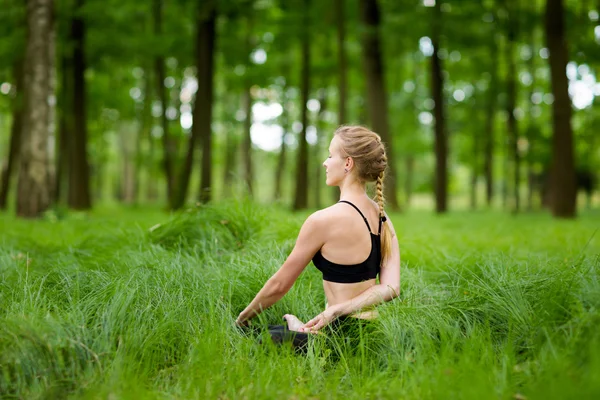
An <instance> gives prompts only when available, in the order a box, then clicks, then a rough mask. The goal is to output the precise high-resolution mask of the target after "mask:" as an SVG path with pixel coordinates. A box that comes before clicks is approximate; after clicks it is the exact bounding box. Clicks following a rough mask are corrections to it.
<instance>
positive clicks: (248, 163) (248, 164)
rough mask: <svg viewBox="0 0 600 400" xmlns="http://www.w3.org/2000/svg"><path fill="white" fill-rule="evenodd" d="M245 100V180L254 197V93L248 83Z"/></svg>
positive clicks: (250, 194) (251, 195)
mask: <svg viewBox="0 0 600 400" xmlns="http://www.w3.org/2000/svg"><path fill="white" fill-rule="evenodd" d="M243 101H244V112H245V113H246V118H245V119H244V140H243V142H242V158H243V160H244V182H245V183H246V190H247V191H248V195H249V196H250V198H252V197H253V195H254V191H253V188H252V181H253V180H254V177H253V171H252V137H251V136H250V128H251V127H252V94H251V93H250V85H248V86H247V87H246V89H245V91H244V96H243Z"/></svg>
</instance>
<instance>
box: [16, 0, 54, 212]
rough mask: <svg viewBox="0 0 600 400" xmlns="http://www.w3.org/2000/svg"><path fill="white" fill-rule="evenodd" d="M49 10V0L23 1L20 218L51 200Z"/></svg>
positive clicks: (51, 25) (41, 210) (50, 32)
mask: <svg viewBox="0 0 600 400" xmlns="http://www.w3.org/2000/svg"><path fill="white" fill-rule="evenodd" d="M53 7H54V3H53V1H52V0H28V1H27V29H28V35H27V45H26V54H25V67H26V71H25V81H24V82H25V87H24V89H25V90H24V94H25V106H24V110H23V131H22V136H21V139H22V140H21V149H20V150H21V154H20V157H19V158H20V168H19V181H18V184H17V215H18V216H22V217H37V216H39V215H40V214H41V213H43V212H44V211H45V210H46V209H47V208H48V206H49V205H50V201H51V197H50V194H51V190H52V188H51V177H50V169H51V168H50V158H49V150H48V138H49V136H50V132H49V118H50V105H49V102H48V98H49V96H50V95H51V93H50V79H51V75H52V73H51V71H50V68H51V66H52V65H53V63H52V61H51V60H50V56H51V52H52V51H51V46H52V44H51V43H50V40H51V38H52V37H53V33H52V31H51V29H52V28H53V24H52V18H53V14H54V13H53Z"/></svg>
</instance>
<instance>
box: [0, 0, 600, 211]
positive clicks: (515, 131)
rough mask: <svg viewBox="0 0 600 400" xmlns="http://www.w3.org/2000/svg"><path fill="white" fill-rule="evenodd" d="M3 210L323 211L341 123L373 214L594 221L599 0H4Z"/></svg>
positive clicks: (0, 54) (597, 202)
mask: <svg viewBox="0 0 600 400" xmlns="http://www.w3.org/2000/svg"><path fill="white" fill-rule="evenodd" d="M1 4H2V5H1V8H2V12H0V166H1V177H0V207H1V208H2V209H4V210H8V211H7V212H9V213H16V214H17V215H19V216H24V217H35V216H39V215H42V214H43V213H44V212H45V211H46V210H48V209H53V208H62V209H67V208H68V209H75V210H88V209H91V208H92V207H94V205H97V204H106V203H114V202H118V203H122V204H141V205H146V204H154V205H157V206H160V207H162V208H169V209H179V208H181V207H182V206H184V205H185V204H189V203H196V202H200V203H204V202H209V201H219V200H223V199H226V198H230V197H240V196H243V197H250V198H253V199H255V200H256V201H258V202H261V203H271V202H278V203H281V204H283V205H285V206H289V207H292V208H293V209H297V210H299V209H305V208H318V207H323V206H326V205H329V204H331V203H332V202H334V201H336V200H337V198H338V197H339V193H338V192H337V191H334V190H333V189H331V188H328V187H327V186H325V174H324V170H323V167H322V165H321V164H322V162H323V161H324V159H325V158H326V157H327V148H328V143H329V140H330V139H331V137H332V134H333V132H334V130H335V129H336V128H337V127H338V126H339V125H340V124H364V125H366V126H367V127H369V128H371V129H372V130H374V131H375V132H377V133H379V134H380V135H381V136H382V138H383V139H384V141H385V142H386V144H387V146H388V152H389V154H388V157H389V166H390V170H389V174H388V180H387V182H386V197H387V199H386V200H387V207H388V208H389V209H392V210H397V211H402V210H408V209H428V210H432V211H435V212H437V213H444V212H447V211H452V210H478V209H502V210H505V211H506V212H507V213H522V212H530V211H538V210H548V212H550V213H552V215H554V216H556V217H567V218H569V217H574V216H576V215H577V211H578V210H583V209H588V208H598V207H599V206H600V195H599V194H598V193H597V191H596V186H597V179H598V175H599V174H598V171H599V170H600V135H599V134H598V129H599V128H600V101H599V100H598V96H600V83H599V82H598V81H597V78H596V76H597V71H598V67H599V66H600V21H599V12H600V1H598V0H530V1H526V2H524V1H519V0H482V1H465V0H445V1H440V0H322V1H317V0H195V1H194V0H147V1H133V0H54V1H53V0H26V1H21V0H2V2H1Z"/></svg>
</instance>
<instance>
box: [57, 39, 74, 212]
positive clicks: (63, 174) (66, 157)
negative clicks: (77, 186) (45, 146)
mask: <svg viewBox="0 0 600 400" xmlns="http://www.w3.org/2000/svg"><path fill="white" fill-rule="evenodd" d="M67 52H68V50H67V49H65V48H63V51H62V53H63V54H62V57H61V61H60V64H61V68H60V69H61V87H60V95H59V102H60V103H59V107H58V109H59V113H58V134H57V135H56V137H57V141H58V143H57V152H56V177H55V182H54V202H55V203H57V204H58V203H63V204H65V203H66V197H65V189H68V187H69V186H68V185H69V181H68V175H67V174H68V171H69V165H70V164H71V162H70V154H69V139H70V138H71V137H72V136H73V114H72V110H73V97H72V96H73V56H72V54H71V52H70V51H69V52H68V53H67Z"/></svg>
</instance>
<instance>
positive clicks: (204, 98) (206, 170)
mask: <svg viewBox="0 0 600 400" xmlns="http://www.w3.org/2000/svg"><path fill="white" fill-rule="evenodd" d="M216 19H217V14H216V10H215V4H214V2H213V1H199V3H198V11H197V15H196V23H197V31H196V54H195V59H196V67H197V69H198V91H197V92H196V99H195V100H194V110H193V111H192V115H193V121H194V122H193V125H192V132H191V135H190V138H189V140H188V147H187V152H186V156H185V160H184V162H183V167H182V172H181V179H180V180H179V182H178V186H179V190H178V191H177V192H176V196H175V197H174V200H173V202H172V203H171V208H173V209H179V208H181V207H182V206H183V204H184V203H185V199H186V197H187V191H188V187H189V183H190V175H191V172H192V164H193V161H194V150H195V147H196V144H197V143H198V142H200V144H201V146H202V164H201V167H202V171H201V176H200V194H199V196H198V197H199V200H200V202H207V201H209V200H210V187H211V175H212V169H211V161H212V160H211V157H212V152H211V146H212V143H211V127H210V125H211V123H212V120H211V119H212V98H213V64H214V43H215V23H216Z"/></svg>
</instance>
